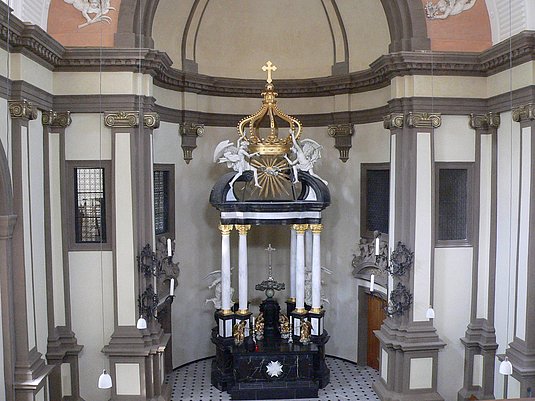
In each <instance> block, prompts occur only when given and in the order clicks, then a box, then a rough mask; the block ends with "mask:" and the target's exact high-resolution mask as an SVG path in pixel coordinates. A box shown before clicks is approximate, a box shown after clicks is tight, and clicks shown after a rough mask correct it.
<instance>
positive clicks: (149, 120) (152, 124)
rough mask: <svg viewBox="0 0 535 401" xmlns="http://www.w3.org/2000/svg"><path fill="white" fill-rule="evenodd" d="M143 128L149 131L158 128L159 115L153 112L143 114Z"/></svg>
mask: <svg viewBox="0 0 535 401" xmlns="http://www.w3.org/2000/svg"><path fill="white" fill-rule="evenodd" d="M143 126H144V127H145V128H149V129H156V128H159V127H160V115H159V114H158V113H156V112H154V111H151V112H147V113H144V114H143Z"/></svg>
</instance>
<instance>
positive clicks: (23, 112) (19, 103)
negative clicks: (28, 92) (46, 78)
mask: <svg viewBox="0 0 535 401" xmlns="http://www.w3.org/2000/svg"><path fill="white" fill-rule="evenodd" d="M8 104H9V115H10V116H11V118H12V119H23V120H35V119H36V118H37V107H35V105H34V104H32V103H31V102H28V101H27V100H9V101H8Z"/></svg>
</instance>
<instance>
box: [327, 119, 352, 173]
mask: <svg viewBox="0 0 535 401" xmlns="http://www.w3.org/2000/svg"><path fill="white" fill-rule="evenodd" d="M327 129H328V132H329V136H330V137H332V138H334V147H335V148H336V149H338V151H339V152H340V160H342V162H344V163H345V162H346V161H347V160H348V159H349V149H351V146H352V143H351V138H352V136H353V134H354V133H355V131H354V129H353V124H351V123H348V124H332V125H329V126H328V127H327Z"/></svg>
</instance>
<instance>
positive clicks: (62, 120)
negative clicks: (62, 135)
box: [41, 110, 72, 128]
mask: <svg viewBox="0 0 535 401" xmlns="http://www.w3.org/2000/svg"><path fill="white" fill-rule="evenodd" d="M71 122H72V119H71V112H70V111H53V110H50V111H43V114H42V116H41V123H42V124H43V125H44V126H47V127H50V128H67V127H68V126H69V125H71Z"/></svg>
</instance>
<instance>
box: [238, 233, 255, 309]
mask: <svg viewBox="0 0 535 401" xmlns="http://www.w3.org/2000/svg"><path fill="white" fill-rule="evenodd" d="M236 229H237V230H238V232H239V233H240V242H239V247H238V250H239V260H238V270H239V271H238V287H239V293H240V295H239V308H238V313H240V314H242V315H245V314H247V313H248V312H249V311H248V310H247V298H248V296H247V281H248V280H247V270H248V264H247V232H248V231H249V230H250V229H251V225H249V224H248V225H236Z"/></svg>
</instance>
